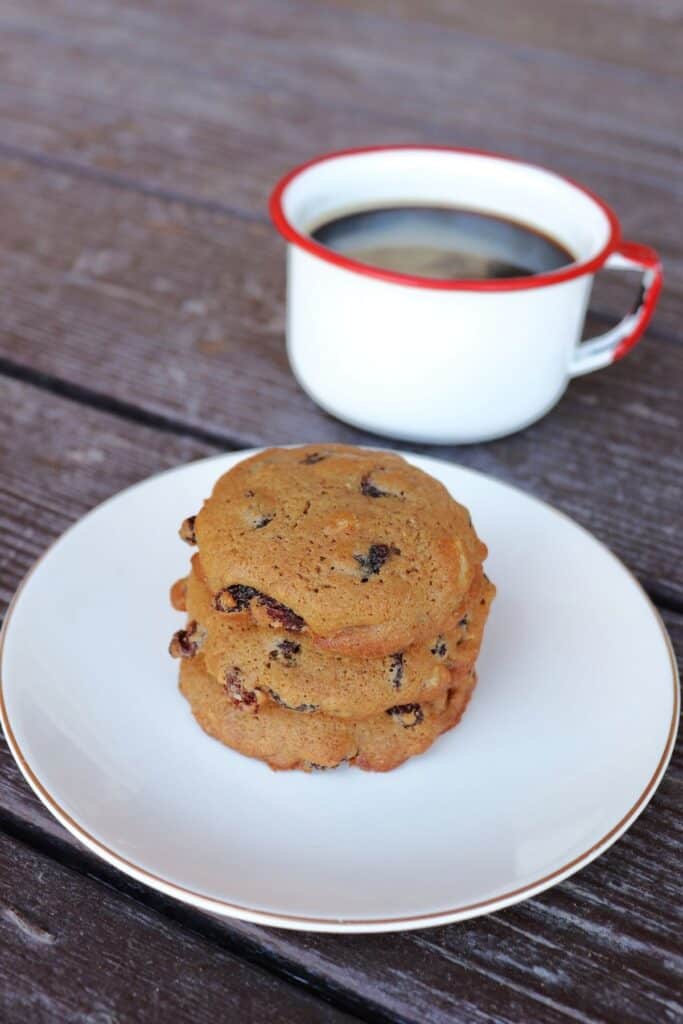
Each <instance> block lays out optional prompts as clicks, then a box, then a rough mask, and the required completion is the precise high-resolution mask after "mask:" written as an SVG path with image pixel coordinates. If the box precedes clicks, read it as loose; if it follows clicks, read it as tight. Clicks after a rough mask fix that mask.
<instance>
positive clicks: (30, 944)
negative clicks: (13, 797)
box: [0, 835, 355, 1024]
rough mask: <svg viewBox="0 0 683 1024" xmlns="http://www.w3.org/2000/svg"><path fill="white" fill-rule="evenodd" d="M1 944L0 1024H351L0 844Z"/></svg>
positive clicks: (89, 883)
mask: <svg viewBox="0 0 683 1024" xmlns="http://www.w3.org/2000/svg"><path fill="white" fill-rule="evenodd" d="M0 944H1V945H2V960H1V962H0V1016H1V1017H2V1020H3V1021H4V1022H5V1024H26V1022H27V1021H29V1022H31V1024H42V1022H45V1024H48V1022H54V1021H60V1022H69V1021H73V1022H74V1024H75V1022H83V1021H92V1022H96V1021H97V1022H100V1021H101V1022H104V1021H107V1022H110V1021H111V1022H114V1021H123V1020H125V1021H130V1022H131V1024H133V1022H138V1021H139V1022H149V1021H167V1020H169V1021H170V1020H172V1021H174V1022H175V1021H178V1022H183V1021H188V1022H190V1021H191V1022H192V1024H200V1022H202V1021H206V1022H213V1021H216V1020H228V1019H230V1020H240V1021H249V1022H253V1024H258V1022H261V1021H263V1022H268V1024H270V1022H272V1021H274V1020H276V1021H290V1022H291V1024H300V1022H311V1024H313V1022H319V1024H323V1022H325V1024H327V1022H328V1021H329V1022H331V1024H343V1022H350V1021H351V1020H353V1019H355V1018H352V1017H350V1016H348V1015H347V1014H345V1013H341V1012H339V1011H337V1010H336V1009H334V1008H333V1007H332V1006H329V1005H326V1004H325V1003H321V1002H319V1001H318V1000H317V999H315V998H314V997H312V996H310V995H308V994H307V993H305V992H303V991H302V989H301V988H300V987H299V986H296V987H294V986H292V985H289V984H287V983H286V982H284V981H281V980H280V979H278V978H275V977H273V975H271V974H268V973H267V972H266V971H263V970H261V969H259V968H258V967H252V966H250V965H248V964H247V963H245V962H244V961H243V960H240V959H238V958H236V957H235V956H232V955H231V954H230V953H228V952H226V951H225V950H224V949H222V948H221V947H220V945H218V944H217V943H215V942H209V941H207V940H205V939H203V938H201V937H199V936H197V935H195V934H192V933H191V932H189V931H187V930H186V929H184V928H181V927H179V926H178V925H177V924H175V923H173V922H171V921H169V920H168V919H165V918H164V917H162V916H160V915H159V914H157V913H154V912H153V911H151V910H149V909H147V908H146V907H144V906H142V905H141V904H140V903H138V902H136V901H135V900H133V899H130V898H127V897H124V896H121V895H120V894H119V893H116V892H113V891H111V889H110V888H108V887H106V886H103V885H101V884H99V883H98V882H96V881H93V880H92V879H90V878H86V877H84V876H83V875H81V874H77V873H75V872H73V871H69V870H68V869H66V868H63V867H61V866H59V865H58V864H55V863H54V862H53V861H52V860H51V859H49V858H48V857H45V856H42V855H40V854H38V853H36V852H35V851H33V850H31V849H29V848H28V847H27V846H24V845H23V844H22V843H19V842H17V841H16V840H12V839H10V838H9V837H7V836H3V835H0Z"/></svg>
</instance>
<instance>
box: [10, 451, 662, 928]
mask: <svg viewBox="0 0 683 1024" xmlns="http://www.w3.org/2000/svg"><path fill="white" fill-rule="evenodd" d="M362 447H366V448H371V449H372V447H373V446H371V445H364V446H362ZM261 450H262V448H245V449H236V450H234V451H230V452H220V453H218V454H216V455H210V456H208V457H205V458H202V459H195V460H192V461H190V462H186V463H182V464H181V465H179V466H172V467H170V468H168V469H165V470H161V471H159V472H158V473H153V474H152V475H151V476H148V477H145V478H144V479H142V480H139V481H137V482H136V483H134V484H131V485H129V486H128V487H124V488H123V489H122V490H120V491H117V492H116V493H115V494H113V495H110V496H109V497H108V498H105V499H104V501H102V502H100V503H99V504H98V505H96V506H95V507H94V508H92V509H89V510H88V512H86V513H85V515H83V516H81V517H80V518H79V519H77V520H76V521H75V522H74V523H71V524H70V525H69V526H68V527H67V529H66V530H64V531H63V532H62V533H61V534H60V535H59V536H58V537H56V538H55V539H54V540H53V541H52V542H51V543H50V544H49V546H48V547H47V548H46V549H45V550H44V551H43V552H42V554H40V555H39V556H38V558H37V559H36V560H35V562H34V563H33V565H32V566H31V567H30V569H29V570H28V572H27V573H26V575H25V576H24V577H23V579H22V580H21V582H20V584H19V586H18V587H17V589H16V591H15V593H14V596H13V597H12V600H11V601H10V603H9V605H8V608H7V612H6V613H5V617H4V621H3V623H2V628H1V629H0V722H1V723H2V728H3V732H4V735H5V739H6V741H7V745H8V747H9V750H10V753H11V754H12V756H13V758H14V760H15V762H16V764H17V765H18V767H19V770H20V771H21V774H22V775H23V777H24V779H25V780H26V782H27V783H28V785H29V786H30V788H31V790H32V791H33V792H34V793H35V795H36V796H37V797H38V799H39V800H40V801H41V803H42V804H43V805H44V806H45V807H46V808H47V809H48V811H50V813H51V814H52V815H53V817H55V818H56V819H57V821H59V823H60V824H61V825H63V826H64V828H66V829H67V831H68V832H70V833H71V835H73V836H74V837H75V838H76V839H78V840H79V841H80V842H81V843H83V845H84V846H85V847H86V848H87V849H89V850H90V851H91V852H92V853H95V854H96V855H97V856H99V857H101V858H102V859H103V860H104V861H105V862H106V863H108V864H110V865H112V866H113V867H115V868H117V869H118V870H120V871H122V872H123V873H124V874H127V875H129V876H130V877H132V878H135V879H136V880H137V881H139V882H143V883H144V884H146V885H149V886H150V887H151V888H153V889H156V890H157V891H160V892H163V893H165V894H166V895H168V896H172V897H174V898H175V899H179V900H181V901H182V902H184V903H189V904H191V905H192V906H195V907H198V908H200V909H202V910H206V911H209V912H210V913H214V914H219V915H220V916H222V917H228V918H233V919H238V920H243V921H248V922H251V923H254V924H261V925H268V926H271V927H278V928H285V929H289V930H294V931H315V932H333V933H347V934H350V933H356V934H362V933H368V934H369V933H378V932H394V931H410V930H414V929H418V928H427V927H433V926H436V925H445V924H450V923H453V922H456V921H462V920H468V919H471V918H474V917H479V916H482V915H484V914H489V913H493V912H495V911H498V910H502V909H504V908H505V907H509V906H511V905H513V904H515V903H519V902H521V901H522V900H525V899H529V898H531V897H532V896H535V895H538V894H539V893H541V892H544V891H545V890H546V889H549V888H551V887H552V886H553V885H556V884H558V883H559V882H561V881H563V880H564V879H566V878H568V877H569V876H570V875H573V874H574V873H575V872H577V871H579V870H580V869H581V868H583V867H586V866H587V865H588V864H590V863H591V862H592V861H593V860H595V859H596V858H597V857H598V856H600V854H602V853H604V852H605V851H606V850H607V849H609V847H610V846H612V845H613V844H614V843H615V842H616V841H617V840H618V839H619V838H620V837H621V836H622V835H623V834H624V833H625V832H626V831H627V829H628V828H629V827H630V826H631V825H632V824H633V822H634V821H635V820H636V819H637V818H638V817H639V816H640V814H642V812H643V811H644V810H645V808H646V807H647V805H648V803H649V802H650V800H651V799H652V797H653V796H654V793H655V792H656V790H657V787H658V785H659V783H660V781H661V779H662V777H663V776H664V773H665V771H666V769H667V766H668V764H669V761H670V760H671V756H672V754H673V750H674V746H675V743H676V736H677V733H678V725H679V716H680V702H681V696H680V681H679V673H678V665H677V662H676V655H675V652H674V649H673V644H672V643H671V639H670V637H669V634H668V632H667V629H666V626H665V625H664V622H663V620H662V617H661V615H660V614H659V610H658V609H657V607H656V606H655V605H654V604H653V602H652V601H651V600H650V597H649V595H648V594H647V592H646V591H645V589H644V587H643V586H642V584H641V583H640V581H639V580H638V578H637V577H636V576H635V575H634V573H632V572H631V570H630V569H629V568H628V567H627V566H626V565H625V564H624V563H623V562H622V560H621V559H620V558H619V557H618V556H617V555H616V554H615V553H614V552H613V551H612V550H611V549H610V548H609V547H608V546H607V545H606V544H604V543H603V542H602V541H601V540H599V539H598V538H597V537H595V536H594V535H593V534H592V533H591V532H590V531H589V530H587V529H586V528H585V527H583V526H582V525H581V524H580V523H577V522H576V521H575V520H574V519H573V518H572V517H571V516H570V515H568V514H567V513H565V512H563V511H561V510H560V509H557V508H555V507H554V506H553V505H550V504H549V503H548V502H546V501H544V500H543V499H542V498H538V497H536V496H535V495H533V494H528V493H527V492H526V491H524V490H523V489H522V488H521V487H517V486H515V485H514V484H511V483H509V482H508V481H506V480H498V479H497V478H496V477H492V476H490V475H489V474H487V473H482V472H480V471H479V470H476V469H471V468H470V467H469V466H461V465H460V464H459V463H449V462H446V460H445V459H440V458H438V457H435V456H430V455H423V454H422V453H420V452H412V451H406V452H400V453H399V454H402V455H405V456H408V457H410V456H416V457H417V458H418V459H419V460H426V461H427V462H435V463H439V464H442V465H443V464H445V465H446V466H448V467H449V468H455V469H457V470H458V471H460V472H465V473H466V474H471V475H473V476H478V477H483V478H484V479H486V480H487V481H490V482H493V483H497V484H500V485H502V486H503V487H507V488H510V489H511V490H513V491H517V492H518V493H520V494H522V495H523V496H524V497H525V498H527V499H529V500H531V501H532V502H535V503H537V504H539V505H542V506H544V508H545V509H546V510H547V511H549V512H550V513H552V514H554V515H556V516H559V517H560V518H561V519H564V520H567V521H568V522H569V523H570V524H571V525H572V526H573V527H574V528H575V529H579V530H581V531H582V532H583V533H585V534H587V536H588V537H590V539H591V540H592V541H593V542H594V543H595V544H597V545H599V546H600V547H601V548H602V549H603V551H604V552H606V553H607V554H608V555H609V556H610V557H611V558H612V559H613V560H614V561H616V562H618V563H619V565H620V566H621V568H622V569H623V570H624V572H625V573H626V574H627V575H628V576H629V577H630V578H631V582H632V583H634V584H635V586H636V587H637V588H638V590H639V591H640V593H641V595H642V597H643V598H644V599H645V601H646V603H647V605H649V609H650V611H651V613H652V614H653V616H654V619H655V622H656V623H657V625H658V626H659V629H660V631H661V634H662V638H663V640H664V644H665V646H666V649H667V651H668V654H669V662H670V666H671V682H672V686H673V701H672V711H671V722H670V723H669V730H668V733H667V737H666V741H665V743H664V748H663V750H662V754H661V756H660V759H659V761H658V763H657V766H656V767H655V769H654V772H653V774H652V776H651V777H650V779H649V780H648V782H647V784H646V785H645V787H644V788H643V790H642V791H641V793H640V794H639V795H638V797H637V798H636V800H635V801H634V803H633V804H632V806H631V807H630V808H629V810H628V811H627V812H626V814H624V815H623V816H622V818H621V819H620V820H619V821H618V822H617V823H616V824H615V825H613V826H612V828H611V829H609V830H608V832H606V833H605V835H603V836H601V838H600V839H598V840H596V842H595V843H592V844H591V846H589V847H588V849H587V850H584V851H583V852H582V853H580V854H578V855H577V856H575V857H573V858H572V859H571V860H570V861H568V862H567V863H566V864H563V865H562V866H561V867H559V868H556V869H555V870H554V871H552V872H549V873H548V874H546V875H543V876H542V877H541V878H538V879H535V880H534V881H532V882H527V883H526V884H525V885H522V886H518V887H517V888H515V889H512V890H510V891H508V892H505V893H501V894H498V895H494V896H490V897H488V898H487V899H484V900H478V901H476V902H474V903H469V904H464V905H461V906H459V907H449V908H447V909H445V910H437V911H432V912H429V913H424V914H411V915H402V916H393V917H386V918H336V917H331V916H328V917H320V918H319V917H314V916H311V915H309V914H287V913H284V912H273V911H268V910H260V909H258V908H254V907H245V906H242V905H241V904H238V903H233V902H230V901H228V900H223V899H220V898H218V897H215V896H207V895H205V894H203V893H199V892H195V891H194V890H193V889H190V888H188V887H187V886H184V885H181V884H179V883H177V882H172V881H170V880H169V879H167V878H164V877H163V876H161V875H156V874H155V873H154V872H153V871H149V870H148V869H147V868H145V867H142V866H140V865H139V864H136V863H135V862H134V861H131V860H129V859H128V858H126V857H123V856H122V855H121V854H119V853H117V852H116V850H113V849H111V847H109V846H108V845H107V844H106V843H104V842H103V841H102V840H100V839H97V838H96V837H95V836H93V835H92V834H91V833H90V832H89V831H88V830H87V829H86V828H85V827H84V826H83V825H81V824H80V823H79V822H78V821H77V820H76V819H75V818H73V817H72V816H71V815H70V814H69V812H68V811H66V810H65V809H64V808H63V807H62V806H61V805H60V803H59V801H58V800H57V798H56V797H55V796H54V795H53V794H52V793H51V792H50V790H49V789H48V788H47V786H45V785H44V784H43V783H42V782H41V780H40V779H39V778H38V776H37V774H36V773H35V772H34V770H33V769H32V768H31V766H30V764H29V762H28V759H27V758H26V757H25V755H24V753H23V751H22V749H21V746H20V744H19V741H18V740H17V738H16V736H15V734H14V730H13V729H12V725H11V722H10V718H9V713H8V710H7V705H6V703H5V693H4V684H3V671H2V662H3V653H4V646H5V641H6V637H7V634H8V631H9V626H10V622H11V619H12V615H13V613H14V611H15V610H16V607H17V606H18V603H19V600H20V597H21V594H22V593H23V591H24V589H25V587H26V586H27V584H28V583H29V581H30V579H31V577H32V576H33V574H34V573H35V572H36V571H37V569H38V568H39V567H40V565H41V564H42V562H43V561H44V560H45V559H46V558H47V556H48V555H49V554H50V552H51V551H52V549H53V548H54V547H56V545H57V544H59V543H60V542H61V541H62V540H63V539H64V538H65V537H66V536H67V534H69V533H70V532H71V531H72V530H74V529H76V528H77V527H78V526H79V525H80V524H81V523H82V522H83V521H84V520H85V519H87V518H89V517H90V516H91V515H93V514H94V513H96V512H98V511H99V510H100V509H102V508H104V507H105V506H106V505H108V504H109V503H110V502H113V501H115V500H116V499H118V498H121V497H123V496H124V495H126V494H128V493H129V492H131V491H133V490H135V489H137V488H138V487H141V486H144V485H146V484H148V483H151V482H152V481H153V480H156V479H158V478H160V477H165V476H170V475H172V474H175V473H179V472H182V471H183V470H185V469H188V468H189V467H191V466H197V465H198V464H203V463H209V462H213V461H218V460H222V459H225V457H226V456H228V457H230V456H236V457H238V458H237V461H241V459H242V458H248V457H249V456H250V455H252V454H255V453H257V452H259V451H261ZM375 450H376V449H375ZM380 450H381V449H380Z"/></svg>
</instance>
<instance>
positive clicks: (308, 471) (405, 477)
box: [193, 445, 486, 654]
mask: <svg viewBox="0 0 683 1024" xmlns="http://www.w3.org/2000/svg"><path fill="white" fill-rule="evenodd" d="M193 532H194V535H195V536H196V540H197V543H198V545H199V550H200V554H201V560H202V567H203V570H204V573H205V576H206V579H207V582H208V585H209V587H210V588H211V590H212V592H213V594H214V601H215V607H216V608H217V609H218V610H222V611H224V612H225V613H226V614H231V613H235V612H239V611H244V610H246V609H247V608H249V609H251V610H252V611H258V612H259V615H260V617H261V619H262V620H263V621H264V622H268V624H269V625H272V626H273V627H274V628H276V629H279V630H283V631H285V632H290V633H300V632H303V631H306V632H310V633H312V634H313V635H315V636H316V637H317V638H318V639H319V642H320V643H321V644H322V645H324V646H327V647H329V648H330V649H331V650H337V651H339V652H340V653H344V652H346V653H353V652H356V653H358V652H365V651H366V652H367V653H377V654H380V653H385V652H386V653H389V652H390V651H392V650H396V649H397V647H400V646H401V645H403V644H408V643H411V642H414V641H415V640H417V639H419V638H424V637H427V636H428V635H429V634H430V633H431V632H433V631H434V629H435V628H437V627H438V626H439V625H440V624H441V623H442V622H444V621H445V620H446V619H447V618H448V616H449V614H450V613H452V611H453V609H455V608H457V607H458V606H459V605H460V603H461V602H462V600H463V597H464V595H465V594H466V592H467V590H468V588H469V586H470V584H471V582H472V578H473V575H474V572H475V570H476V568H477V567H478V566H479V565H480V564H481V561H482V560H483V558H484V557H485V555H486V548H485V546H484V545H483V544H482V543H481V542H480V541H479V539H478V538H477V536H476V534H475V532H474V530H473V528H472V525H471V522H470V517H469V514H468V512H467V510H466V509H465V508H463V507H462V505H459V504H458V503H457V502H456V501H454V500H453V498H451V496H450V494H449V493H448V491H447V490H446V488H445V487H444V486H443V485H442V484H441V483H439V482H438V481H437V480H435V479H433V478H432V477H431V476H429V475H428V474H426V473H424V472H422V471H421V470H419V469H416V468H415V467H414V466H411V465H410V464H409V463H407V462H406V461H405V460H404V459H403V458H401V456H399V455H396V454H393V453H389V452H382V451H372V450H369V449H362V448H354V447H350V446H346V445H318V446H312V445H309V446H306V447H302V448H289V449H287V448H272V449H269V450H267V451H264V452H261V453H260V454H258V455H255V456H253V457H252V458H249V459H245V460H244V461H243V462H240V463H238V465H237V466H235V467H234V468H233V469H231V470H230V471H229V472H228V473H226V474H225V475H224V476H222V477H221V478H220V479H219V480H218V482H217V483H216V485H215V487H214V490H213V494H212V495H211V497H210V498H209V499H208V500H207V501H206V502H205V503H204V506H203V508H202V510H201V511H200V513H199V514H198V516H197V517H196V521H195V522H194V523H193Z"/></svg>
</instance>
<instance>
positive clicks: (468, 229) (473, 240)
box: [309, 206, 574, 281]
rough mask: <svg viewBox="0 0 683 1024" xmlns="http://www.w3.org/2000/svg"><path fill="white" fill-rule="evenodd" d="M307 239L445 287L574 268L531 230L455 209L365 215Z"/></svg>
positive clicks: (564, 253) (336, 222) (350, 216)
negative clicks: (450, 283) (455, 281)
mask: <svg viewBox="0 0 683 1024" xmlns="http://www.w3.org/2000/svg"><path fill="white" fill-rule="evenodd" d="M309 234H310V235H311V237H312V238H314V239H315V241H316V242H319V243H320V244H321V245H324V246H326V247H327V248H328V249H333V250H334V251H335V252H338V253H341V254H342V255H344V256H348V257H349V258H350V259H353V260H357V261H358V262H359V263H365V264H367V265H368V266H371V267H380V268H381V269H383V270H394V271H397V272H398V273H401V274H412V275H416V276H419V277H436V278H440V279H442V280H445V281H447V280H449V279H455V278H459V279H463V278H464V279H468V280H476V279H478V280H488V279H492V278H502V277H527V276H529V275H530V274H543V273H546V272H547V271H549V270H557V269H558V268H559V267H564V266H566V265H567V264H568V263H573V261H574V256H573V255H572V253H571V252H569V250H568V249H565V247H564V246H563V245H560V243H559V242H556V241H555V239H553V238H550V237H549V236H548V235H544V234H541V232H539V231H535V230H534V229H533V228H530V227H527V225H526V224H520V223H518V222H517V221H514V220H508V219H507V218H505V217H496V216H494V215H492V214H488V213H476V212H474V211H472V210H462V209H459V208H457V207H450V206H391V207H384V208H379V209H378V208H375V209H372V210H361V211H358V212H356V213H347V214H344V215H343V216H340V217H335V218H333V219H332V220H329V221H327V222H325V223H323V224H320V225H319V226H318V227H315V228H314V229H313V230H312V231H310V232H309Z"/></svg>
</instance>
